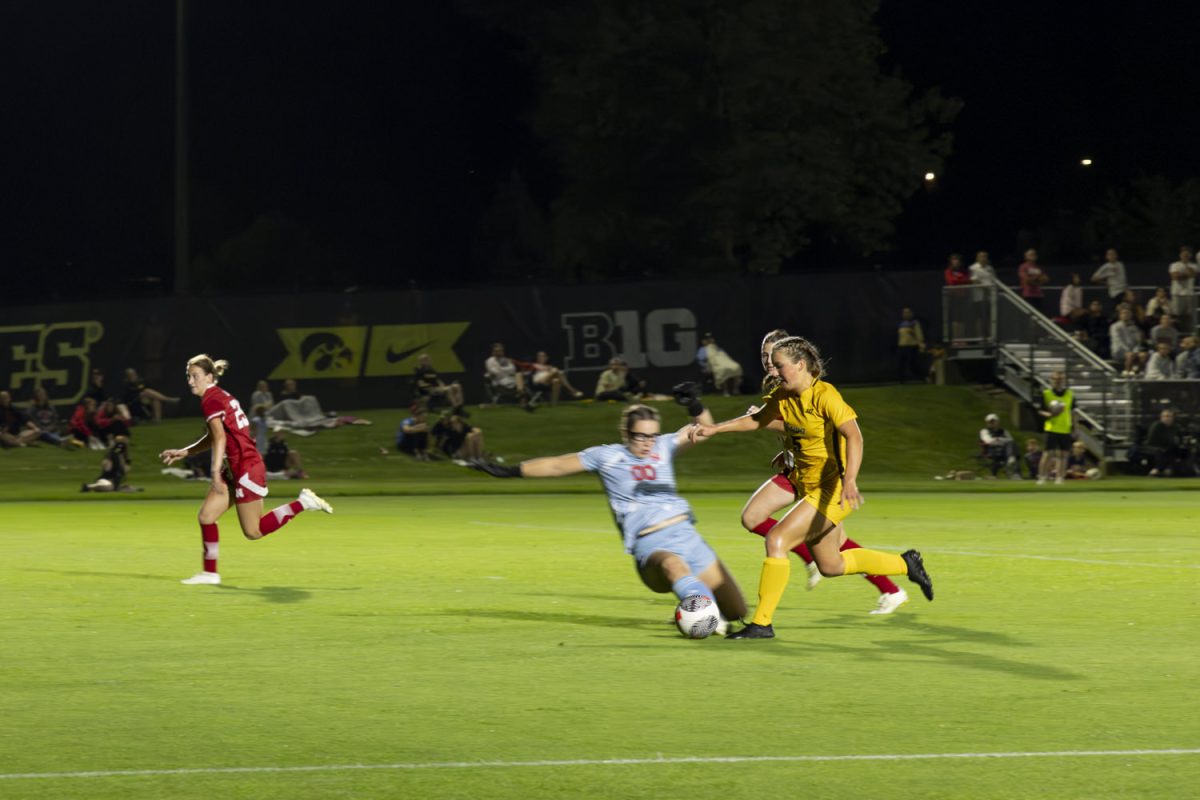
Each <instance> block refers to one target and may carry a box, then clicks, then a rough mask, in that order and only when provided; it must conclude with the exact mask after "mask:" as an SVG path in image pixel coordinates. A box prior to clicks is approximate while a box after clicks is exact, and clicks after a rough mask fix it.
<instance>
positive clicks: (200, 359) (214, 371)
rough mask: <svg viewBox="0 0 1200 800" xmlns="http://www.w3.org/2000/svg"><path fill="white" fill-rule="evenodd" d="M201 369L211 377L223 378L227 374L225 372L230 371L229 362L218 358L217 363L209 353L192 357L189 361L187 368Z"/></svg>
mask: <svg viewBox="0 0 1200 800" xmlns="http://www.w3.org/2000/svg"><path fill="white" fill-rule="evenodd" d="M192 367H199V368H200V369H202V370H204V371H205V372H207V373H208V374H209V375H215V376H216V377H218V378H219V377H221V376H222V375H224V374H225V370H227V369H229V362H228V361H226V360H225V359H223V358H218V359H217V360H216V361H214V360H213V357H212V356H210V355H209V354H208V353H201V354H200V355H198V356H192V357H191V358H189V359H188V362H187V368H188V369H191V368H192Z"/></svg>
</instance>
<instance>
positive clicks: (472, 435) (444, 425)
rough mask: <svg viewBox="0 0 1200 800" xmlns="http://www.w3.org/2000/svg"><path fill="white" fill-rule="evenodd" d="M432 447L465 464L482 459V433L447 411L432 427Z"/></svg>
mask: <svg viewBox="0 0 1200 800" xmlns="http://www.w3.org/2000/svg"><path fill="white" fill-rule="evenodd" d="M432 434H433V441H434V447H435V448H437V449H438V450H440V451H441V452H442V453H445V454H446V456H447V457H449V458H451V459H454V460H455V461H458V462H463V463H466V462H468V461H470V460H471V459H474V458H483V457H484V447H483V431H481V430H480V429H479V428H476V427H474V426H473V425H471V424H470V423H468V422H467V421H466V420H465V419H463V418H462V417H461V416H460V415H458V414H454V413H452V412H449V411H447V412H446V413H444V414H442V417H441V419H439V420H438V421H437V422H436V423H435V424H434V426H433V431H432Z"/></svg>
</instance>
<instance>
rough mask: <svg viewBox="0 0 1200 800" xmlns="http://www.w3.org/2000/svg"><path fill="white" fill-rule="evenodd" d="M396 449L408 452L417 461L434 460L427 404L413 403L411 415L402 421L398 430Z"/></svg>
mask: <svg viewBox="0 0 1200 800" xmlns="http://www.w3.org/2000/svg"><path fill="white" fill-rule="evenodd" d="M396 450H398V451H399V452H401V453H408V454H409V455H410V456H412V457H413V458H415V459H416V460H417V461H432V460H433V459H432V458H431V457H430V455H429V426H428V425H427V424H426V422H425V406H423V405H422V404H420V403H413V404H412V407H411V409H410V411H409V416H407V417H405V418H404V419H403V420H402V421H401V422H400V429H399V430H397V431H396Z"/></svg>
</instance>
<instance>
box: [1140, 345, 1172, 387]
mask: <svg viewBox="0 0 1200 800" xmlns="http://www.w3.org/2000/svg"><path fill="white" fill-rule="evenodd" d="M1174 378H1175V359H1174V357H1173V356H1172V355H1171V345H1169V344H1167V343H1166V342H1165V341H1160V342H1159V343H1158V345H1157V346H1156V347H1155V348H1154V355H1152V356H1150V361H1148V362H1147V363H1146V379H1147V380H1151V381H1169V380H1174Z"/></svg>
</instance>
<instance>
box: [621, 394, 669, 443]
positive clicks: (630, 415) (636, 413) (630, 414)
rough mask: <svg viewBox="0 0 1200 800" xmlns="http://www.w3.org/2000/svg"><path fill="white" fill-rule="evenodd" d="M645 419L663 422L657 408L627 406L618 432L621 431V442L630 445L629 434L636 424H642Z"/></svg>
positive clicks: (638, 405)
mask: <svg viewBox="0 0 1200 800" xmlns="http://www.w3.org/2000/svg"><path fill="white" fill-rule="evenodd" d="M644 419H652V420H654V421H655V422H659V421H661V420H662V417H661V416H659V413H658V409H657V408H651V407H650V406H646V405H642V404H641V403H635V404H633V405H631V406H626V407H625V410H624V411H622V412H621V425H620V427H619V428H618V430H620V431H621V441H622V442H624V443H625V444H629V432H630V431H631V430H632V429H633V424H634V423H635V422H641V421H642V420H644Z"/></svg>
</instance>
